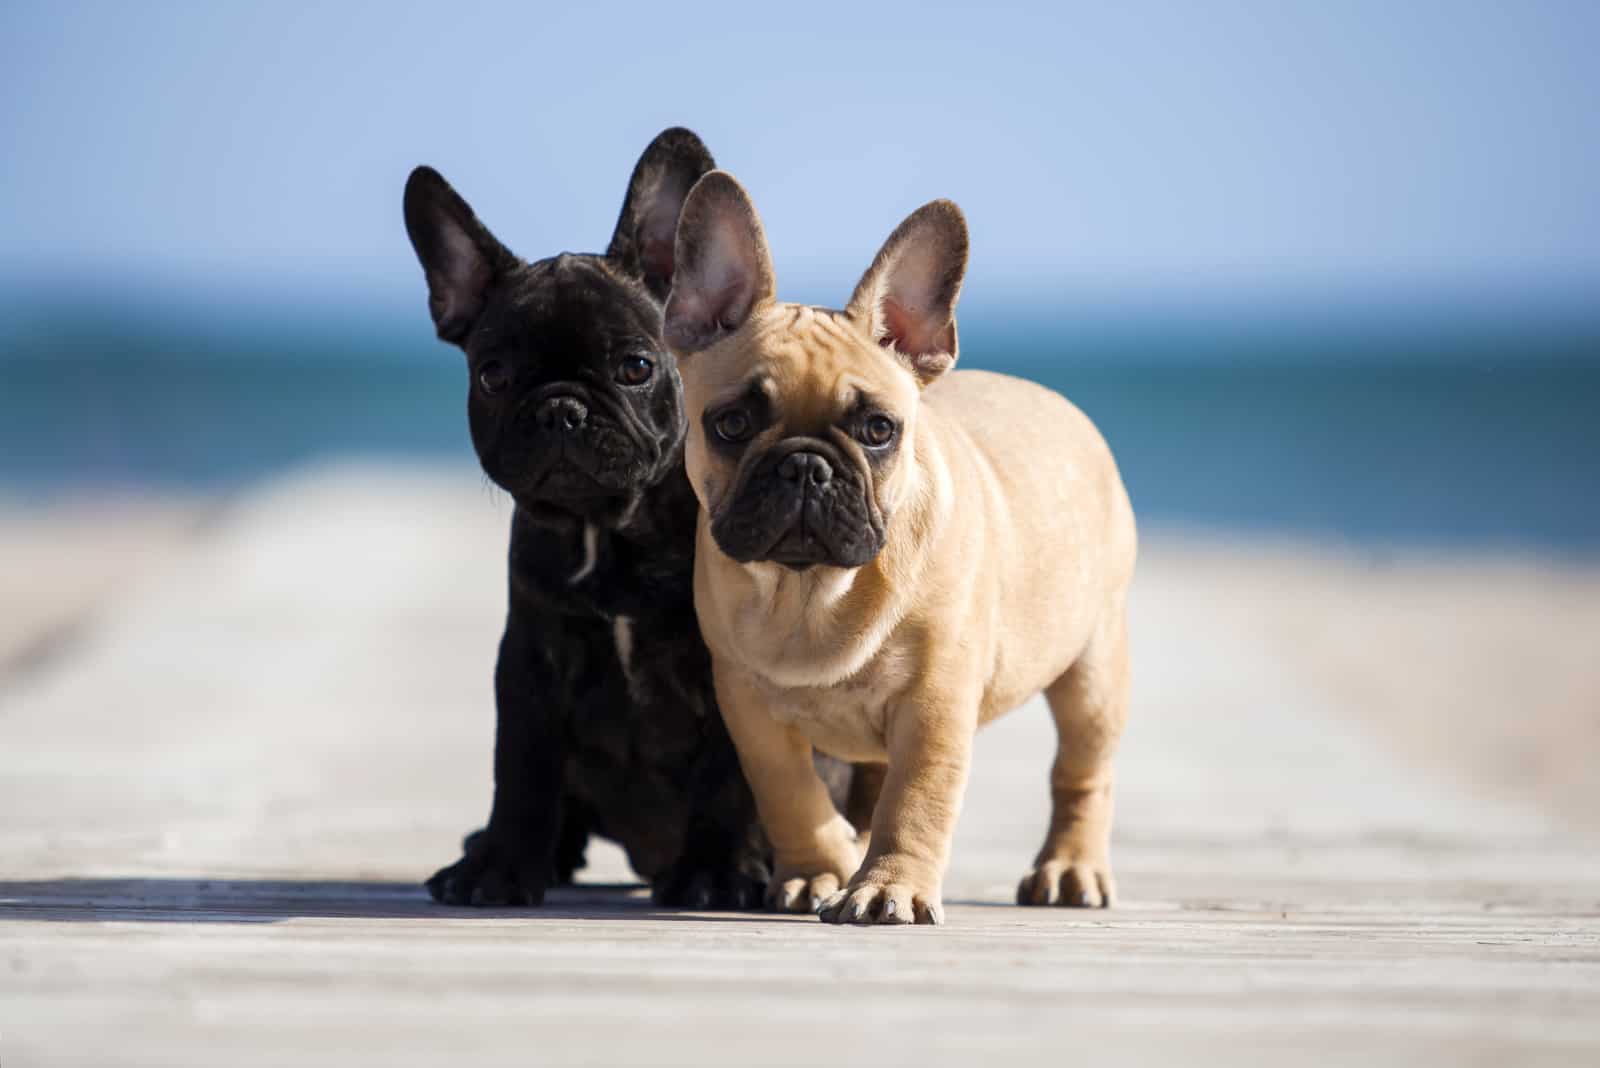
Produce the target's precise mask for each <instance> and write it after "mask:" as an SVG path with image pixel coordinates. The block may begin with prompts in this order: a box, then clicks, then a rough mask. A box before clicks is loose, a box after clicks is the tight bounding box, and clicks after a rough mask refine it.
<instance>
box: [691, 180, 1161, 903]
mask: <svg viewBox="0 0 1600 1068" xmlns="http://www.w3.org/2000/svg"><path fill="white" fill-rule="evenodd" d="M966 260H967V230H966V223H965V221H964V219H963V217H962V215H961V212H960V210H959V209H958V208H957V207H956V206H955V205H954V204H952V203H951V202H949V201H935V202H933V203H931V204H928V205H925V206H924V207H922V208H921V209H919V210H918V211H916V212H914V213H913V214H912V215H911V216H910V217H909V218H907V219H906V220H905V221H904V222H903V223H901V224H900V226H899V228H898V229H896V230H895V231H894V233H893V234H892V235H890V237H889V239H888V241H887V242H886V243H885V244H884V246H883V248H882V249H881V250H880V251H879V253H878V255H877V257H876V259H875V260H874V261H873V263H872V265H871V266H870V267H869V268H868V269H867V272H866V274H865V275H864V276H863V277H862V279H861V281H860V283H859V284H858V285H857V286H856V288H855V292H854V295H853V296H852V297H851V298H850V302H849V304H848V305H847V306H846V308H845V310H844V311H831V310H827V309H823V308H816V307H809V306H803V305H797V304H788V303H783V302H780V301H778V300H777V299H776V298H775V282H774V277H773V270H772V261H771V257H770V255H769V252H768V249H767V244H766V239H765V236H764V233H763V231H762V227H761V222H760V219H759V217H758V216H757V214H756V211H755V208H754V206H753V205H752V203H751V201H750V199H749V197H748V195H747V194H746V193H745V191H744V189H743V188H742V187H741V186H740V185H739V184H738V183H737V182H736V181H735V180H734V179H733V178H732V177H730V176H729V175H728V174H726V173H724V172H721V171H713V172H711V173H709V174H707V175H706V176H705V177H703V178H701V179H700V180H699V182H698V183H697V184H696V185H695V187H694V189H693V191H692V192H691V193H690V195H689V197H688V199H687V201H686V202H685V204H684V208H683V211H682V214H681V216H680V218H679V226H678V232H677V245H676V268H677V273H676V275H675V277H674V281H673V286H672V290H671V295H670V297H669V298H668V301H667V307H666V318H665V327H664V336H665V338H666V340H667V343H668V345H669V346H670V347H671V348H672V350H673V351H674V353H675V355H676V356H677V357H678V365H679V368H680V373H681V375H682V378H683V384H684V399H685V405H684V410H685V413H686V415H687V417H688V420H689V431H688V436H687V440H686V443H685V461H686V465H687V468H688V472H689V479H690V481H691V483H692V484H693V486H694V491H695V494H696V496H697V497H698V498H699V501H700V504H701V514H700V519H699V529H698V536H697V537H698V540H697V543H696V552H695V573H694V594H695V607H696V611H697V613H698V615H699V618H700V624H701V629H702V632H703V634H704V636H705V640H706V643H707V645H708V646H709V648H710V650H711V656H712V666H713V673H714V677H715V684H716V692H717V699H718V702H719V705H720V707H721V711H722V714H723V717H724V719H725V720H726V721H727V725H728V729H729V733H730V734H731V735H732V737H733V741H734V744H735V746H736V748H737V749H738V754H739V760H740V763H741V764H742V766H743V768H744V771H745V774H746V776H747V778H748V779H749V781H750V784H751V787H752V788H753V790H754V792H755V797H756V803H757V807H758V808H759V810H760V813H761V818H762V822H763V824H764V825H765V827H766V830H767V833H768V836H769V837H770V839H771V841H772V844H773V847H774V850H775V865H774V873H773V878H772V880H771V882H770V883H769V889H768V892H767V903H768V905H769V906H770V907H773V908H776V909H779V910H785V911H803V910H806V909H808V908H815V909H817V910H818V911H820V913H821V915H822V917H823V919H825V920H828V921H831V922H850V923H913V922H915V923H940V922H942V921H943V905H942V900H941V884H942V881H943V877H944V871H945V868H946V865H947V862H948V858H949V852H950V842H951V838H952V835H953V833H954V830H955V824H956V818H957V815H958V814H959V812H960V809H961V802H962V795H963V793H964V790H965V787H966V782H967V772H968V767H969V764H970V762H971V759H972V746H973V737H974V734H975V733H976V731H977V729H978V728H979V727H980V726H982V725H984V724H985V723H987V722H989V721H990V720H992V719H994V718H995V717H997V716H999V715H1000V714H1001V713H1003V712H1005V711H1007V710H1009V709H1012V708H1014V707H1016V706H1017V705H1019V704H1022V703H1023V702H1024V701H1025V700H1027V699H1028V698H1029V697H1030V696H1032V695H1033V694H1035V693H1038V692H1039V691H1041V690H1042V691H1043V692H1044V693H1045V695H1046V697H1047V699H1048V702H1049V706H1050V709H1051V712H1052V715H1053V716H1054V719H1055V723H1056V729H1057V732H1058V736H1059V744H1058V748H1057V752H1056V756H1055V763H1054V766H1053V768H1052V770H1051V774H1050V785H1051V796H1052V802H1053V810H1052V815H1051V819H1050V827H1049V832H1048V833H1047V835H1046V836H1045V842H1044V846H1043V848H1041V849H1040V851H1039V854H1038V856H1037V857H1036V858H1035V860H1034V863H1033V866H1032V868H1031V869H1030V870H1029V871H1028V873H1027V874H1026V875H1025V876H1024V877H1023V878H1022V881H1021V884H1020V885H1019V887H1018V890H1017V900H1018V902H1019V903H1021V904H1024V905H1048V904H1063V905H1082V906H1091V907H1093V906H1104V905H1108V904H1110V903H1111V901H1112V898H1113V895H1114V889H1113V882H1112V875H1111V864H1110V856H1109V837H1110V830H1111V812H1112V754H1113V750H1114V749H1115V746H1116V743H1117V740H1118V737H1119V735H1120V734H1121V731H1122V727H1123V722H1124V719H1125V717H1126V714H1127V698H1128V650H1127V636H1126V630H1125V608H1124V604H1125V600H1126V594H1127V590H1128V586H1129V583H1130V581H1131V579H1132V576H1133V565H1134V555H1135V531H1134V520H1133V512H1132V509H1131V507H1130V505H1129V502H1128V497H1127V494H1126V492H1125V491H1124V489H1123V486H1122V482H1121V479H1120V477H1119V476H1118V473H1117V468H1116V464H1115V462H1114V461H1113V460H1112V456H1111V453H1110V450H1109V449H1108V448H1107V446H1106V444H1105V442H1104V440H1102V438H1101V437H1100V435H1099V433H1098V432H1097V431H1096V430H1095V429H1094V427H1093V426H1092V425H1091V423H1090V422H1089V420H1088V419H1087V418H1086V417H1085V416H1084V415H1083V414H1082V413H1080V412H1079V411H1078V410H1077V409H1076V408H1074V407H1073V406H1072V405H1071V404H1069V403H1068V402H1067V401H1066V400H1065V399H1064V398H1062V397H1061V396H1059V395H1057V394H1055V393H1052V392H1050V391H1048V390H1046V389H1044V388H1042V387H1040V386H1037V385H1034V384H1032V383H1029V382H1025V381H1022V380H1020V379H1015V378H1008V377H1005V376H1001V375H996V374H988V373H983V372H952V371H951V367H952V366H953V365H954V364H955V362H956V356H957V339H956V322H955V304H956V298H957V295H958V293H959V291H960V288H961V281H962V277H963V274H964V272H965V269H966ZM814 749H815V750H820V751H822V752H825V753H829V754H832V755H834V756H836V757H840V758H842V759H844V760H848V761H855V762H859V763H877V764H887V769H886V771H885V772H884V778H883V782H882V791H881V795H880V797H879V800H878V803H877V805H876V808H875V809H874V810H873V813H872V817H871V830H870V834H861V835H858V834H857V833H856V831H855V830H854V828H853V827H852V825H851V823H850V822H849V821H847V820H846V819H844V818H843V817H842V816H841V815H840V814H839V813H838V811H837V810H836V809H835V807H834V805H833V804H832V803H831V801H830V798H829V794H828V792H827V790H826V789H825V788H824V785H823V783H822V782H821V780H820V779H819V778H818V775H817V773H816V772H815V770H814V769H813V759H812V758H813V750H814Z"/></svg>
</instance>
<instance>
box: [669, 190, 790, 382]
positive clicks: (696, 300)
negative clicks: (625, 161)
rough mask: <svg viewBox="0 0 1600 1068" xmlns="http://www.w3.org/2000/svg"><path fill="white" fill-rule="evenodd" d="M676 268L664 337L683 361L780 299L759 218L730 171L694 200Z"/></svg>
mask: <svg viewBox="0 0 1600 1068" xmlns="http://www.w3.org/2000/svg"><path fill="white" fill-rule="evenodd" d="M677 263H678V273H677V276H676V277H675V278H674V279H673V280H672V294H671V295H670V296H669V297H668V298H667V311H666V324H665V328H664V331H663V332H664V334H665V335H666V339H667V344H668V345H669V346H671V347H672V349H673V350H674V351H675V352H678V353H690V352H699V351H700V350H701V349H705V348H709V347H710V346H711V345H714V344H715V343H716V342H717V341H719V340H721V339H722V338H723V337H726V336H727V335H729V334H731V333H733V332H734V331H736V330H738V329H739V328H740V327H741V326H743V325H744V324H745V323H746V322H747V321H748V320H749V318H750V316H751V314H752V313H753V312H754V311H755V310H756V309H757V308H759V307H760V306H761V305H762V304H765V303H767V302H769V301H771V300H772V298H773V296H774V295H775V294H776V293H777V283H776V281H775V280H774V278H773V274H772V255H771V253H769V252H768V251H767V237H766V234H765V233H763V231H762V229H761V217H760V216H758V215H757V214H756V206H755V205H754V204H752V203H751V202H750V195H749V194H748V193H746V192H745V191H744V187H743V186H741V185H740V184H739V183H738V182H737V181H735V180H734V177H733V175H731V174H729V173H728V172H727V171H712V172H711V173H710V174H708V175H706V176H705V177H704V178H702V179H700V181H698V182H696V183H695V187H694V189H692V190H691V191H690V192H689V199H688V200H687V201H686V202H685V203H684V205H683V218H682V219H681V220H679V222H678V242H677Z"/></svg>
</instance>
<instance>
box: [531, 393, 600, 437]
mask: <svg viewBox="0 0 1600 1068" xmlns="http://www.w3.org/2000/svg"><path fill="white" fill-rule="evenodd" d="M588 418H589V409H587V408H585V407H584V406H583V402H582V401H580V400H578V398H576V397H551V398H550V399H549V400H547V401H545V402H544V403H543V404H541V405H539V426H540V427H541V428H543V429H545V430H551V431H554V430H565V431H567V432H568V433H571V432H572V431H574V430H577V429H578V428H579V427H581V426H582V425H583V424H584V422H585V421H586V420H587V419H588Z"/></svg>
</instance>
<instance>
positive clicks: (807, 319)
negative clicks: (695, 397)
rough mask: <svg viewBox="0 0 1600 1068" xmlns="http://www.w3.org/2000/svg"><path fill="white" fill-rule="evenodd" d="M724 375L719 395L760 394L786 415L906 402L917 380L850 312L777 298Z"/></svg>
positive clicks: (798, 421) (812, 418)
mask: <svg viewBox="0 0 1600 1068" xmlns="http://www.w3.org/2000/svg"><path fill="white" fill-rule="evenodd" d="M741 349H742V352H740V353H737V354H730V356H731V357H732V362H730V364H729V365H728V366H727V367H726V368H725V373H724V374H722V375H719V376H718V377H719V379H720V380H721V382H722V386H721V388H720V389H719V390H718V394H719V396H718V399H719V400H731V399H733V398H734V397H736V396H738V395H740V394H750V395H752V396H754V395H760V396H763V397H765V399H766V401H767V403H768V404H769V405H770V406H771V408H772V409H773V410H774V411H775V412H776V413H777V414H778V416H779V417H780V418H781V419H782V420H783V421H784V422H785V423H788V424H790V425H791V426H793V425H804V424H811V423H819V424H820V423H828V422H831V421H833V420H835V419H837V418H838V417H839V416H840V415H841V414H843V413H845V412H850V411H855V410H857V409H860V408H862V407H864V406H872V407H878V408H892V409H903V408H904V407H905V406H907V405H908V404H909V403H912V402H914V399H915V396H916V385H915V383H914V382H913V381H911V379H910V376H909V375H907V374H906V373H905V371H904V370H903V369H902V368H901V367H900V365H899V364H898V363H897V362H896V361H895V359H894V358H893V357H892V356H890V355H889V354H888V353H886V352H884V351H883V350H882V349H881V348H879V347H878V346H877V345H874V344H873V343H872V342H871V341H870V340H869V339H868V338H867V337H865V336H864V335H863V334H862V332H861V330H860V328H859V327H857V326H856V325H855V324H854V323H853V322H852V321H851V320H850V319H849V318H848V317H847V316H846V315H845V313H844V312H840V311H833V310H831V309H828V308H816V307H812V306H810V305H806V304H779V305H776V306H774V307H771V308H769V309H767V310H765V311H764V312H763V313H762V314H761V317H760V319H759V321H757V322H756V323H753V324H752V329H751V332H750V340H749V342H748V343H747V345H745V346H741Z"/></svg>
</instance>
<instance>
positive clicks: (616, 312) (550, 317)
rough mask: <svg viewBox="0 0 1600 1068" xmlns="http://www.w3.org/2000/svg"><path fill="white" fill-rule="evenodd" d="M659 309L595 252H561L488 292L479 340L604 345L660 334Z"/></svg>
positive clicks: (512, 343) (506, 343)
mask: <svg viewBox="0 0 1600 1068" xmlns="http://www.w3.org/2000/svg"><path fill="white" fill-rule="evenodd" d="M660 330H661V308H660V306H659V305H658V304H656V303H655V302H654V301H653V300H652V299H651V298H650V297H649V295H648V294H647V293H646V292H645V291H644V290H643V289H642V288H641V287H640V286H637V285H634V284H633V283H631V282H630V281H629V280H628V279H627V278H625V277H623V276H621V275H619V274H618V273H617V272H616V271H615V270H614V269H613V268H612V267H611V265H610V264H609V263H607V262H606V261H605V260H604V259H602V258H601V257H598V256H587V255H573V254H571V253H563V254H562V255H560V256H553V257H551V258H550V259H547V260H539V261H538V262H536V263H531V264H526V265H524V266H523V267H522V268H521V269H520V270H519V271H517V272H516V273H515V274H513V275H512V276H511V277H510V278H509V279H508V280H507V282H506V284H504V285H502V286H500V287H498V289H497V290H496V292H495V293H494V294H493V295H492V296H491V299H490V302H489V306H488V308H486V309H485V313H484V315H483V317H482V322H481V323H480V324H479V327H478V331H477V335H478V336H477V337H476V339H475V340H477V341H478V342H479V343H480V344H483V345H490V344H498V345H502V346H519V345H531V346H533V347H537V348H548V347H562V346H581V347H594V346H596V345H609V344H612V343H617V342H621V341H625V340H631V339H635V338H637V339H641V340H649V339H652V338H654V337H656V336H658V335H659V334H660Z"/></svg>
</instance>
